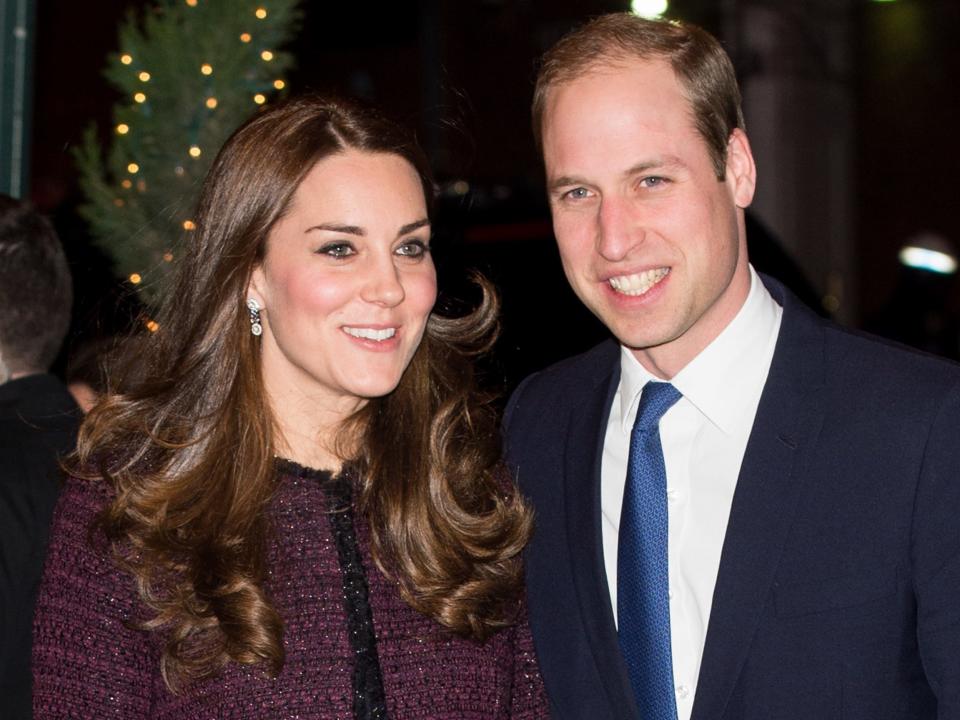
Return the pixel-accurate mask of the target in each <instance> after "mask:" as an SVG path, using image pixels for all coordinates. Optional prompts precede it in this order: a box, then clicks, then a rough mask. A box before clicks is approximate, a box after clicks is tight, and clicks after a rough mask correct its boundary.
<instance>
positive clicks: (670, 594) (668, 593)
mask: <svg viewBox="0 0 960 720" xmlns="http://www.w3.org/2000/svg"><path fill="white" fill-rule="evenodd" d="M667 600H673V588H668V589H667Z"/></svg>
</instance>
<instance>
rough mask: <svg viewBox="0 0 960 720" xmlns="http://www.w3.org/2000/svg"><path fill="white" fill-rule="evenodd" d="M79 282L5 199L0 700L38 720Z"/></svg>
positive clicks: (50, 238)
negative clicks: (33, 687)
mask: <svg viewBox="0 0 960 720" xmlns="http://www.w3.org/2000/svg"><path fill="white" fill-rule="evenodd" d="M71 299H72V283H71V278H70V271H69V268H68V267H67V261H66V258H65V257H64V254H63V248H62V247H61V246H60V240H59V239H58V238H57V235H56V233H55V232H54V229H53V226H52V225H51V224H50V223H49V221H47V219H46V218H44V217H42V216H41V215H39V214H38V213H36V212H34V211H33V210H32V209H30V208H29V207H28V206H27V205H26V204H24V203H22V202H20V201H19V200H15V199H14V198H11V197H9V196H7V195H0V698H2V701H0V702H2V704H3V711H2V713H0V714H2V715H3V717H4V718H11V719H20V718H30V716H31V715H30V630H31V625H32V621H33V607H34V600H35V598H36V592H37V586H38V584H39V581H40V573H41V569H42V565H43V557H44V553H45V551H46V546H47V536H48V530H49V526H50V517H51V514H52V513H53V507H54V504H55V502H56V499H57V495H58V493H59V488H60V469H59V464H58V463H59V460H60V459H61V458H62V457H63V456H65V455H66V454H67V453H68V452H70V451H71V450H72V449H73V447H74V443H75V440H76V430H77V424H78V421H79V411H78V408H77V405H76V403H74V401H73V399H72V398H71V397H70V394H69V393H68V392H67V389H66V387H64V385H63V383H62V382H60V380H58V379H57V378H56V377H54V376H53V375H51V374H49V373H48V372H47V371H48V369H49V368H50V365H51V364H52V363H53V361H54V358H55V357H56V356H57V353H58V352H59V350H60V346H61V344H62V343H63V338H64V336H65V335H66V333H67V326H68V325H69V322H70V306H71Z"/></svg>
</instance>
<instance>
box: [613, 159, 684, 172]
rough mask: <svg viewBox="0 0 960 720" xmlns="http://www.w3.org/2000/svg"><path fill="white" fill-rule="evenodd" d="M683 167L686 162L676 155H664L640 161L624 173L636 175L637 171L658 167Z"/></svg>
mask: <svg viewBox="0 0 960 720" xmlns="http://www.w3.org/2000/svg"><path fill="white" fill-rule="evenodd" d="M681 167H686V163H685V162H683V160H681V159H680V158H678V157H677V156H676V155H664V156H663V157H657V158H652V159H650V160H644V161H643V162H638V163H637V164H636V165H634V166H633V167H631V168H630V169H629V170H627V171H626V172H625V173H624V175H636V174H637V173H643V172H647V171H649V170H655V169H658V168H668V169H675V168H681Z"/></svg>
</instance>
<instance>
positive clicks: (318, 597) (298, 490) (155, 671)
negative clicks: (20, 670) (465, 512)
mask: <svg viewBox="0 0 960 720" xmlns="http://www.w3.org/2000/svg"><path fill="white" fill-rule="evenodd" d="M279 468H280V473H281V477H280V479H279V485H278V489H277V492H276V495H275V497H274V499H273V502H272V504H271V507H270V516H271V522H272V527H273V532H272V537H271V541H270V544H269V548H268V566H269V568H270V574H269V578H268V580H267V583H266V589H267V591H268V593H269V594H270V597H271V599H272V601H273V602H274V604H275V606H276V607H277V609H278V611H279V613H280V615H281V617H282V618H283V621H284V645H285V649H286V663H285V665H284V668H283V670H282V672H281V673H280V674H279V676H278V677H276V678H274V679H269V678H267V677H265V676H264V675H263V673H262V670H261V669H259V668H258V667H255V666H254V667H248V666H240V665H238V664H236V663H233V664H230V665H229V666H228V667H227V668H226V669H225V670H224V671H223V672H222V673H221V674H220V675H219V676H217V677H215V678H213V679H210V680H208V681H205V682H203V683H199V684H196V685H194V686H193V687H192V688H191V689H190V690H189V691H188V692H186V693H184V694H182V695H173V694H171V693H170V692H169V691H168V690H167V688H166V686H165V685H164V684H163V680H162V678H161V677H160V671H159V668H160V655H161V652H162V647H163V642H164V638H163V637H162V633H159V632H154V633H148V632H144V631H141V630H136V629H131V628H129V627H128V625H127V623H128V621H129V620H131V619H135V618H140V617H143V612H144V611H143V608H142V606H141V603H140V600H139V598H138V596H137V594H136V591H135V587H134V583H133V580H132V578H131V577H130V576H129V575H127V574H125V573H123V572H121V571H119V570H118V569H117V568H116V567H115V565H114V564H113V562H112V561H111V560H110V556H109V551H108V549H107V548H106V546H105V541H104V540H103V539H102V538H97V537H96V536H95V537H94V538H93V544H92V545H91V544H90V543H88V541H87V535H88V528H89V527H90V524H91V522H92V520H93V519H94V517H95V515H96V513H97V512H98V511H99V510H100V509H101V508H103V507H104V506H105V505H106V504H107V503H108V502H109V501H110V497H109V494H108V491H107V490H106V489H105V487H104V486H103V484H101V483H87V482H83V481H79V480H76V479H71V480H69V481H68V483H67V485H66V487H65V489H64V492H63V494H62V496H61V498H60V501H59V503H58V505H57V509H56V513H55V516H54V525H53V530H52V539H51V544H50V550H49V554H48V557H47V565H46V569H45V572H44V580H43V583H42V586H41V589H40V596H39V600H38V605H37V614H36V618H35V623H34V656H33V657H34V711H35V718H36V719H37V720H46V719H52V718H75V719H77V720H94V718H96V719H98V720H99V719H111V720H113V719H117V718H125V719H129V720H133V719H134V718H136V720H144V719H152V720H173V719H174V718H176V719H177V720H183V719H185V718H188V719H190V720H213V719H214V718H216V719H217V720H240V719H245V718H258V719H262V720H294V719H296V720H351V719H352V718H353V706H354V697H353V694H354V693H353V670H354V665H355V662H354V657H355V650H354V647H353V645H352V644H351V640H350V637H349V623H348V618H347V611H346V609H345V608H346V605H345V602H344V583H343V576H342V573H341V568H340V562H339V559H338V551H337V547H336V542H335V539H334V535H333V532H332V529H331V522H330V500H329V498H328V495H327V494H326V493H325V492H324V490H323V488H322V483H321V482H320V477H318V475H317V472H316V471H311V470H308V469H305V468H298V467H297V466H294V465H292V464H281V465H280V466H279ZM355 531H356V537H357V544H358V546H359V548H360V553H361V557H362V560H363V564H364V566H365V568H366V574H367V583H368V601H369V607H370V613H371V616H372V618H373V625H374V632H375V635H376V645H377V652H378V655H379V664H380V669H381V671H382V681H383V687H384V692H385V695H386V704H387V712H388V715H389V717H390V718H391V720H405V719H409V720H414V719H416V720H432V719H437V720H440V719H441V718H442V719H447V718H449V719H451V720H452V719H453V718H457V719H458V720H492V719H501V718H517V719H522V720H526V719H528V718H530V719H532V718H544V717H547V715H548V713H547V700H546V697H545V694H544V690H543V684H542V681H541V679H540V675H539V671H538V669H537V665H536V659H535V656H534V650H533V642H532V640H531V637H530V631H529V628H528V626H527V623H526V619H525V613H524V615H523V617H522V618H521V622H519V623H518V624H517V625H516V626H513V627H510V628H507V629H505V630H503V631H501V632H499V633H497V634H496V635H494V636H493V637H492V638H490V639H489V640H488V641H487V642H486V643H483V644H481V643H477V642H473V641H470V640H464V639H461V638H457V637H453V636H451V635H450V634H449V633H446V632H444V630H443V629H442V628H441V627H440V626H439V625H438V624H437V623H436V622H435V621H433V620H432V619H430V618H428V617H425V616H423V615H421V614H419V613H417V612H415V611H414V610H413V609H411V608H410V607H409V606H408V605H406V604H405V603H404V602H403V601H402V600H401V598H400V595H399V592H398V589H397V587H396V585H395V584H394V583H392V582H390V581H388V580H387V579H386V578H385V577H384V576H383V575H382V574H381V573H380V572H378V571H377V570H376V567H375V565H374V564H373V562H372V559H371V557H370V531H369V527H368V526H367V524H366V522H365V521H364V519H363V518H362V517H357V518H356V522H355Z"/></svg>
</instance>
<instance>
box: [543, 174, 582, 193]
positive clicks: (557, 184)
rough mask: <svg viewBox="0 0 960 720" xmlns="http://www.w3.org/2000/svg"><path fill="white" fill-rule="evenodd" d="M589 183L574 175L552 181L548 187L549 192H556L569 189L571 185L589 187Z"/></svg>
mask: <svg viewBox="0 0 960 720" xmlns="http://www.w3.org/2000/svg"><path fill="white" fill-rule="evenodd" d="M587 184H588V183H587V181H586V180H584V179H582V178H578V177H575V176H573V175H561V176H560V177H558V178H554V179H553V180H551V181H550V184H549V185H548V186H547V190H556V189H557V188H561V187H568V186H570V185H587Z"/></svg>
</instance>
